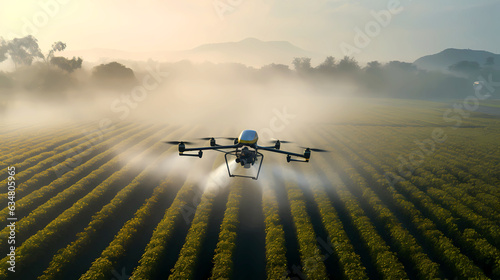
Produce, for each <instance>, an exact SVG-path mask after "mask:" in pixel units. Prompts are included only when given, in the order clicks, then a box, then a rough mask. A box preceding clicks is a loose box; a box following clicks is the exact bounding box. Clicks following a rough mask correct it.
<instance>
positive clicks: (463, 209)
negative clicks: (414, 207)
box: [410, 147, 500, 246]
mask: <svg viewBox="0 0 500 280" xmlns="http://www.w3.org/2000/svg"><path fill="white" fill-rule="evenodd" d="M475 149H477V147H476V148H475ZM484 150H486V148H485V149H484ZM476 153H478V152H476ZM438 155H441V153H438ZM460 156H462V157H463V156H464V155H463V154H458V153H457V154H455V153H453V154H448V155H447V158H448V160H447V163H449V165H453V164H454V163H455V162H460V160H458V157H460ZM464 160H466V161H467V160H468V157H467V158H466V159H464ZM440 163H442V161H436V159H435V158H432V157H431V158H429V159H428V160H427V162H426V164H425V165H423V167H422V168H419V169H418V170H416V172H414V175H413V176H411V177H410V181H411V182H412V183H413V184H414V185H415V186H417V187H418V188H419V189H420V190H421V191H424V192H426V193H427V194H428V196H429V197H430V198H431V199H432V201H433V202H435V203H437V204H440V205H443V207H444V208H446V209H448V210H449V211H450V212H451V213H452V214H453V215H454V217H457V218H458V219H459V220H460V223H461V224H467V225H468V226H469V227H472V228H474V229H476V230H477V231H478V232H480V233H481V234H482V235H483V236H486V237H488V239H489V240H490V241H491V242H492V243H493V244H494V245H496V246H499V245H498V240H499V239H500V236H499V233H498V232H499V231H500V229H499V228H498V226H497V225H496V223H495V220H496V221H498V207H496V208H495V207H494V206H495V205H494V204H492V203H494V202H493V201H492V202H491V203H490V205H485V202H484V201H481V200H480V199H477V198H475V197H472V196H471V195H469V194H468V192H467V191H466V188H465V187H464V186H467V184H465V183H460V182H459V180H458V179H457V178H456V177H455V176H452V175H450V173H448V172H439V171H435V170H432V171H431V170H430V169H431V168H429V166H439V165H440ZM481 164H483V165H484V162H482V163H481ZM447 165H448V164H447ZM446 170H447V171H450V172H451V171H452V170H456V168H454V167H453V166H451V167H448V168H447V169H446ZM446 175H449V176H446ZM488 196H489V194H487V195H486V197H488ZM497 204H498V203H496V205H497Z"/></svg>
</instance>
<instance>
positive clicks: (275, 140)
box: [268, 138, 293, 144]
mask: <svg viewBox="0 0 500 280" xmlns="http://www.w3.org/2000/svg"><path fill="white" fill-rule="evenodd" d="M278 141H279V142H280V143H284V144H287V143H293V142H292V141H286V140H279V139H274V138H273V139H271V141H268V142H269V143H276V142H278Z"/></svg>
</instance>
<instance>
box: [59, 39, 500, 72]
mask: <svg viewBox="0 0 500 280" xmlns="http://www.w3.org/2000/svg"><path fill="white" fill-rule="evenodd" d="M61 55H63V56H67V57H72V56H80V57H82V58H83V59H84V61H87V62H91V63H105V62H110V61H113V60H136V61H140V60H142V61H145V60H148V59H153V60H156V61H171V62H176V61H180V60H190V61H193V62H205V61H210V62H214V63H227V62H230V63H231V62H234V63H242V64H245V65H248V66H253V67H261V66H263V65H267V64H271V63H276V64H285V65H291V63H292V61H293V59H294V58H295V57H309V58H311V59H312V62H313V66H314V65H317V64H319V63H321V62H322V61H324V60H325V58H326V56H327V55H325V54H321V53H316V52H312V51H308V50H304V49H302V48H300V47H297V46H295V45H293V44H292V43H290V42H288V41H262V40H259V39H256V38H246V39H244V40H241V41H238V42H223V43H213V44H204V45H200V46H198V47H195V48H193V49H190V50H181V51H153V52H129V51H122V50H114V49H89V50H73V51H68V50H65V51H64V52H63V53H62V54H61ZM488 57H493V59H494V62H495V64H494V65H493V66H492V67H493V68H495V69H497V70H500V55H499V54H494V53H492V52H487V51H482V50H471V49H453V48H449V49H445V50H443V51H441V52H439V53H436V54H432V55H426V56H423V57H421V58H419V59H417V60H415V61H414V62H413V63H414V64H415V65H416V66H417V67H418V68H420V69H424V70H438V71H447V70H448V67H449V66H450V65H453V64H455V63H458V62H460V61H463V60H466V61H475V62H477V63H479V65H481V66H483V65H484V64H485V62H486V60H487V59H488ZM340 59H341V57H337V61H338V60H340Z"/></svg>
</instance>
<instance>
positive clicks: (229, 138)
mask: <svg viewBox="0 0 500 280" xmlns="http://www.w3.org/2000/svg"><path fill="white" fill-rule="evenodd" d="M212 138H213V139H227V140H233V141H234V140H235V139H238V138H235V137H202V138H196V139H198V140H210V139H212Z"/></svg>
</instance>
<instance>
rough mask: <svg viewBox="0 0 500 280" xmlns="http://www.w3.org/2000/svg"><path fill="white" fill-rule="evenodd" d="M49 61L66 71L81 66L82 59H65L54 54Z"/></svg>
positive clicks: (71, 70) (69, 71)
mask: <svg viewBox="0 0 500 280" xmlns="http://www.w3.org/2000/svg"><path fill="white" fill-rule="evenodd" d="M50 63H51V64H53V65H55V66H57V67H59V68H61V69H62V70H65V71H66V72H68V73H71V72H73V71H74V70H76V69H79V68H82V59H81V58H80V57H79V58H75V57H73V59H67V58H65V57H62V56H54V57H52V58H51V59H50Z"/></svg>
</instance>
